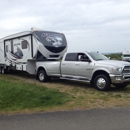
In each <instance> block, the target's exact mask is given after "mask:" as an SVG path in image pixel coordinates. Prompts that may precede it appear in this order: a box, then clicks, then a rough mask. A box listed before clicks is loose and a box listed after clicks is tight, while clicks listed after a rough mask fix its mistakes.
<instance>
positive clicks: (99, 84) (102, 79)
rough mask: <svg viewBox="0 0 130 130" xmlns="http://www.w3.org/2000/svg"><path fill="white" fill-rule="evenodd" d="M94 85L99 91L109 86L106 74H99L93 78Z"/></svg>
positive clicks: (105, 89) (107, 88)
mask: <svg viewBox="0 0 130 130" xmlns="http://www.w3.org/2000/svg"><path fill="white" fill-rule="evenodd" d="M94 87H95V88H96V89H97V90H100V91H107V90H109V88H110V79H109V77H108V76H107V75H104V74H100V75H97V76H96V77H95V79H94Z"/></svg>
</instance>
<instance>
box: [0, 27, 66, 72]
mask: <svg viewBox="0 0 130 130" xmlns="http://www.w3.org/2000/svg"><path fill="white" fill-rule="evenodd" d="M66 51H67V41H66V38H65V35H64V34H62V33H58V32H52V31H42V30H39V29H36V28H32V29H31V30H30V31H25V32H20V33H17V34H13V35H10V36H7V37H4V38H2V39H0V73H6V71H8V70H21V71H27V72H28V73H30V74H35V69H34V67H35V62H36V61H48V60H54V59H61V58H62V57H63V55H64V53H65V52H66Z"/></svg>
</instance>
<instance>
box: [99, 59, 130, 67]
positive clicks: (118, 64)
mask: <svg viewBox="0 0 130 130" xmlns="http://www.w3.org/2000/svg"><path fill="white" fill-rule="evenodd" d="M97 63H98V64H102V65H106V66H112V67H113V66H114V67H115V66H116V67H122V66H130V63H129V62H125V61H118V60H100V61H97Z"/></svg>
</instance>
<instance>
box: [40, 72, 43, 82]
mask: <svg viewBox="0 0 130 130" xmlns="http://www.w3.org/2000/svg"><path fill="white" fill-rule="evenodd" d="M39 79H40V81H43V80H44V74H43V73H40V75H39Z"/></svg>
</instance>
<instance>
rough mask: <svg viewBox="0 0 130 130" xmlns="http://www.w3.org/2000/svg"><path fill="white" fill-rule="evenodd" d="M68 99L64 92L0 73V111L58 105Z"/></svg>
mask: <svg viewBox="0 0 130 130" xmlns="http://www.w3.org/2000/svg"><path fill="white" fill-rule="evenodd" d="M69 100H70V97H69V95H68V94H66V93H61V92H58V91H56V90H53V89H49V88H45V87H43V86H38V85H35V84H31V83H23V82H22V81H20V80H17V79H15V78H12V79H11V77H10V76H8V75H0V113H2V112H13V111H21V110H25V109H28V110H29V109H33V108H39V109H40V108H42V109H44V108H46V107H54V106H60V105H63V104H65V103H66V102H67V101H69Z"/></svg>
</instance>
